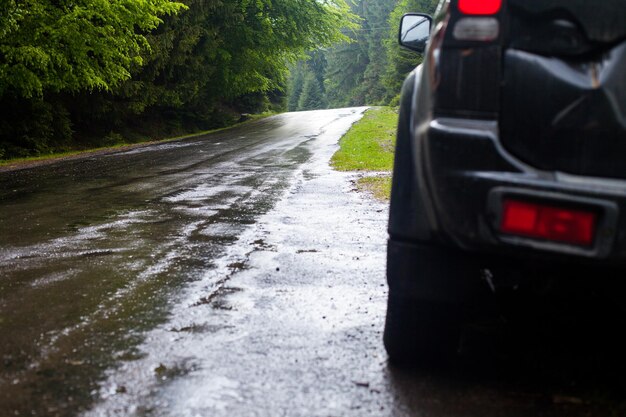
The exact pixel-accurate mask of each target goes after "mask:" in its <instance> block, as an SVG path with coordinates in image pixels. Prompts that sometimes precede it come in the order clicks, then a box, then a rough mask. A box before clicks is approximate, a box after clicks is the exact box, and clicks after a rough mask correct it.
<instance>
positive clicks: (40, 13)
mask: <svg viewBox="0 0 626 417" xmlns="http://www.w3.org/2000/svg"><path fill="white" fill-rule="evenodd" d="M5 1H7V0H5ZM6 6H7V7H6V8H5V9H4V10H3V14H2V16H1V17H0V22H1V23H0V95H4V94H5V93H7V92H14V93H15V94H17V95H19V96H21V97H26V98H29V97H32V96H42V95H43V93H44V91H51V92H59V91H80V90H83V89H104V90H108V89H111V88H112V87H113V86H115V85H118V84H119V82H120V81H123V80H125V79H128V78H129V77H130V69H131V66H132V65H138V64H141V57H140V53H141V52H142V51H144V50H146V49H147V48H148V43H147V41H146V38H145V36H143V35H142V34H141V32H147V31H150V30H152V29H154V28H156V27H157V25H158V24H159V23H161V19H160V16H163V15H167V14H171V13H175V12H177V11H179V10H180V9H181V8H182V7H183V5H182V4H181V3H176V2H173V1H170V0H115V1H110V0H74V1H67V0H65V1H63V0H61V1H54V0H22V1H19V2H18V1H16V0H8V4H7V5H6ZM137 30H139V31H140V32H137Z"/></svg>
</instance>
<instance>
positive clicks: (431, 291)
mask: <svg viewBox="0 0 626 417" xmlns="http://www.w3.org/2000/svg"><path fill="white" fill-rule="evenodd" d="M388 255H389V257H388V266H387V278H388V281H389V286H390V289H389V296H388V301H387V317H386V321H385V330H384V335H383V341H384V345H385V349H386V350H387V353H388V355H389V360H390V362H391V363H393V364H396V365H412V366H418V367H427V368H430V367H440V366H442V365H445V364H448V363H451V362H452V361H453V359H454V358H455V356H456V353H457V350H458V348H459V345H460V336H461V331H462V329H463V325H464V324H465V323H466V322H467V320H468V317H469V315H470V313H471V312H472V311H473V310H472V305H473V303H474V301H476V300H477V297H478V295H479V294H481V287H480V285H479V284H480V269H479V268H478V265H477V264H475V263H474V262H473V261H472V260H471V257H470V256H468V255H467V254H465V253H464V252H462V251H459V250H454V249H450V248H446V247H443V246H437V245H427V244H420V245H409V244H402V243H400V244H393V243H392V244H390V247H389V249H388Z"/></svg>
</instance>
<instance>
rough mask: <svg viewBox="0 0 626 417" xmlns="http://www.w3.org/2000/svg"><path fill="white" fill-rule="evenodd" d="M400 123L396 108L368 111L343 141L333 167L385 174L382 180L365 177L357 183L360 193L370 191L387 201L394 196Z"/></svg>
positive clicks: (340, 169)
mask: <svg viewBox="0 0 626 417" xmlns="http://www.w3.org/2000/svg"><path fill="white" fill-rule="evenodd" d="M397 123H398V113H397V109H396V108H392V107H378V108H373V109H370V110H368V111H367V112H366V113H365V115H364V116H363V118H362V119H361V120H359V121H358V122H356V123H355V124H354V125H353V126H352V128H351V129H350V130H349V131H348V133H346V135H345V136H344V137H343V138H341V140H340V141H339V146H340V149H339V151H337V152H336V153H335V155H333V157H332V159H331V165H332V166H333V168H335V169H337V170H339V171H365V172H367V171H374V172H380V173H382V176H376V177H365V178H361V179H359V181H358V186H359V189H362V190H365V191H369V192H371V193H372V194H373V195H374V197H376V198H378V199H381V200H388V199H389V195H390V193H391V171H392V170H393V155H394V148H395V139H396V125H397Z"/></svg>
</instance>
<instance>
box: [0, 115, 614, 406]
mask: <svg viewBox="0 0 626 417" xmlns="http://www.w3.org/2000/svg"><path fill="white" fill-rule="evenodd" d="M363 111H364V109H362V108H359V109H342V110H327V111H318V112H303V113H291V114H284V115H280V116H275V117H272V118H269V119H264V120H261V121H256V122H251V123H248V124H245V125H242V126H239V127H236V128H234V129H230V130H225V131H222V132H217V133H214V134H209V135H206V136H202V137H196V138H191V139H185V140H179V141H174V142H169V143H166V144H159V145H152V146H146V147H140V148H136V149H134V150H130V151H124V152H117V153H113V154H108V155H100V156H93V157H88V158H86V159H80V160H75V161H68V162H63V163H58V164H54V165H50V166H44V167H38V168H30V169H24V170H19V171H10V172H4V173H0V335H2V336H1V339H0V356H1V358H2V361H3V362H2V365H3V368H2V372H1V373H0V415H1V416H12V415H16V416H31V415H34V416H74V415H83V416H176V417H179V416H180V417H186V416H189V417H193V416H267V417H274V416H302V417H305V416H306V417H309V416H320V417H322V416H324V417H325V416H441V417H443V416H449V417H457V416H481V417H485V416H507V417H510V416H535V415H542V416H559V415H568V416H578V415H580V416H583V415H602V416H608V415H610V414H607V412H609V411H610V412H614V411H615V412H618V413H619V411H620V410H621V409H620V408H616V407H619V402H617V403H616V402H609V403H607V402H606V401H605V400H604V398H603V399H602V401H599V402H598V401H596V399H595V398H594V397H593V396H591V397H589V396H588V397H583V396H581V395H582V394H581V393H580V392H579V391H577V390H575V389H572V388H571V387H565V388H563V387H562V386H557V387H556V388H555V387H554V386H553V385H547V386H544V385H541V386H539V387H536V386H534V383H533V382H530V383H529V382H527V381H526V380H525V381H523V382H521V383H518V382H519V381H518V380H517V379H516V378H504V379H502V378H500V377H495V376H494V375H495V374H494V373H487V374H486V375H481V376H479V377H475V376H474V375H475V373H474V371H472V373H471V374H468V373H463V372H461V373H460V374H459V373H458V372H460V371H454V372H452V373H444V374H438V373H434V374H433V373H424V372H417V371H401V370H398V369H394V368H393V367H390V366H388V364H387V357H386V355H385V353H384V349H383V348H382V343H381V332H382V327H383V321H384V312H385V297H386V286H385V281H384V262H385V239H386V233H385V228H386V210H387V208H386V206H385V205H384V204H382V203H378V202H375V201H373V200H371V199H370V198H369V197H368V196H364V195H360V194H358V193H355V192H354V185H353V181H354V179H355V174H345V173H338V172H334V171H333V170H331V169H330V168H329V166H328V160H329V158H330V156H331V155H332V154H333V152H335V150H336V149H337V141H338V139H339V138H340V137H341V135H342V134H343V133H344V132H345V131H346V130H347V129H348V128H349V126H350V125H351V124H352V123H354V122H355V121H356V120H358V119H359V118H360V117H361V115H362V113H363ZM469 375H472V376H471V377H470V376H469ZM607 404H608V405H607ZM616 404H617V405H616ZM616 415H617V414H616Z"/></svg>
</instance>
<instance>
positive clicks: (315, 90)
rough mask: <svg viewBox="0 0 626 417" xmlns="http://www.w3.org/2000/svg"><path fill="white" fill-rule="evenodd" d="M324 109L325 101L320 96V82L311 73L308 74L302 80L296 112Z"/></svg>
mask: <svg viewBox="0 0 626 417" xmlns="http://www.w3.org/2000/svg"><path fill="white" fill-rule="evenodd" d="M325 107H326V100H325V99H324V95H323V94H322V87H321V85H320V82H319V80H318V79H317V77H316V76H315V74H314V73H313V72H309V73H308V74H307V75H306V78H305V79H304V86H303V87H302V94H301V95H300V100H299V101H298V110H318V109H323V108H325Z"/></svg>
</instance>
